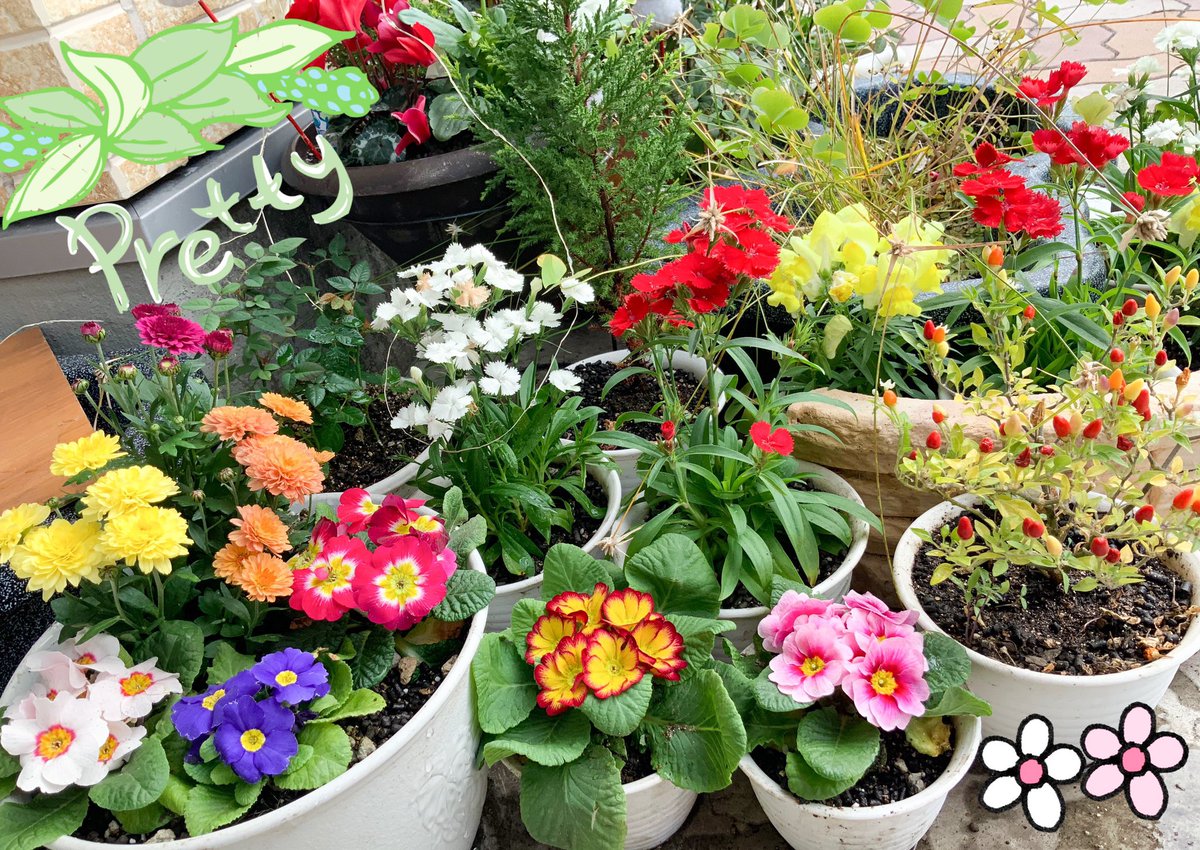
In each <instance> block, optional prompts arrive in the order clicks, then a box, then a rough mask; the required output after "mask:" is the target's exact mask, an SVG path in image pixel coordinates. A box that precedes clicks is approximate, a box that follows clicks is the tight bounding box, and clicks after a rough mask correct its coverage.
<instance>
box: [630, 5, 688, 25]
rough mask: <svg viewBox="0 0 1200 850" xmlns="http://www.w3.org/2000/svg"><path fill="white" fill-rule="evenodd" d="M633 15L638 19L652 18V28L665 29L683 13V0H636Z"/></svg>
mask: <svg viewBox="0 0 1200 850" xmlns="http://www.w3.org/2000/svg"><path fill="white" fill-rule="evenodd" d="M633 15H634V17H635V18H637V19H638V20H641V19H643V18H652V19H653V20H652V22H651V25H650V29H651V30H654V31H658V30H665V29H668V28H669V27H670V26H671V24H673V23H675V21H677V20H679V18H680V16H681V15H683V0H636V2H635V3H634V4H633Z"/></svg>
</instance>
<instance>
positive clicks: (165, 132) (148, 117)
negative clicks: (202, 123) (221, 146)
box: [112, 110, 218, 165]
mask: <svg viewBox="0 0 1200 850" xmlns="http://www.w3.org/2000/svg"><path fill="white" fill-rule="evenodd" d="M217 147H218V146H217V145H214V144H212V143H211V142H208V141H206V140H205V139H203V138H202V137H200V136H198V135H196V133H195V132H194V131H193V130H192V129H191V128H190V127H189V126H188V125H187V124H185V123H183V122H182V121H180V120H179V119H178V118H176V117H175V116H174V115H168V114H167V113H165V112H160V111H158V110H151V111H149V112H144V113H142V115H140V116H138V119H137V120H136V121H134V122H133V123H132V124H130V125H129V128H128V129H127V130H126V131H125V132H124V133H122V134H121V135H120V136H118V137H117V138H115V139H113V142H112V149H113V153H117V154H120V155H121V156H123V157H125V158H126V159H129V160H132V161H134V162H141V163H144V164H147V165H153V164H156V163H162V162H171V161H172V160H176V159H179V158H180V157H185V156H193V155H195V154H198V153H203V152H204V151H208V150H215V149H216V148H217Z"/></svg>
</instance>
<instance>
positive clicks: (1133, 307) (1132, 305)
mask: <svg viewBox="0 0 1200 850" xmlns="http://www.w3.org/2000/svg"><path fill="white" fill-rule="evenodd" d="M1137 311H1138V303H1137V302H1136V301H1134V300H1133V299H1132V298H1128V299H1126V301H1125V303H1124V304H1122V305H1121V312H1122V313H1124V314H1125V315H1126V316H1133V315H1135V314H1136V313H1137Z"/></svg>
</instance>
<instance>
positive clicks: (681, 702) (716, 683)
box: [645, 670, 746, 793]
mask: <svg viewBox="0 0 1200 850" xmlns="http://www.w3.org/2000/svg"><path fill="white" fill-rule="evenodd" d="M645 728H646V729H647V730H648V732H649V738H650V760H651V763H652V764H653V765H654V769H655V770H656V771H658V772H659V773H661V774H662V775H663V777H664V778H665V779H668V780H670V781H671V782H673V783H675V784H676V785H678V786H679V787H680V788H687V789H689V790H691V791H697V792H700V793H704V792H708V791H719V790H720V789H722V788H724V787H725V786H726V785H728V784H729V781H730V779H731V778H732V776H733V771H734V770H735V769H736V768H737V764H738V761H740V760H741V758H742V755H743V754H744V753H745V752H746V730H745V729H744V728H743V726H742V719H741V717H740V716H739V715H738V711H737V707H736V706H735V705H734V704H733V700H732V699H730V697H729V694H728V693H726V692H725V686H724V684H723V683H722V682H721V677H720V675H719V674H718V673H717V671H715V670H701V671H699V672H698V673H697V674H696V675H695V676H693V677H692V678H691V679H687V680H685V681H681V682H677V683H675V684H673V685H667V686H665V687H664V688H662V691H661V694H656V695H655V699H654V700H653V701H651V703H650V710H649V711H648V712H647V714H646V724H645Z"/></svg>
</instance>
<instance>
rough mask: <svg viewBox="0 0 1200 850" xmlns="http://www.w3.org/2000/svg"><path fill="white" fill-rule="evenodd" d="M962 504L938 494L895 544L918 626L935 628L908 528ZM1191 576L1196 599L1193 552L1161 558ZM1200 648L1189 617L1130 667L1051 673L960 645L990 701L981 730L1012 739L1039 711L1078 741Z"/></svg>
mask: <svg viewBox="0 0 1200 850" xmlns="http://www.w3.org/2000/svg"><path fill="white" fill-rule="evenodd" d="M961 513H962V508H961V507H960V506H959V505H956V504H954V503H952V502H943V503H941V504H940V505H937V506H936V507H934V508H932V509H930V510H928V511H926V512H925V513H924V514H922V515H921V516H920V517H918V518H917V520H916V521H915V522H914V523H913V524H912V525H911V526H910V527H909V529H908V531H906V532H905V533H904V536H903V537H901V538H900V542H899V543H898V544H897V546H896V552H895V555H894V558H893V562H892V577H893V580H894V581H895V584H896V593H897V594H899V596H900V601H901V602H902V603H903V604H904V607H905V608H908V609H909V610H912V611H916V612H918V613H919V614H920V619H919V622H920V624H921V627H922V628H923V629H925V630H927V631H942V630H941V629H940V628H939V627H938V624H937V623H935V622H934V621H933V620H932V619H930V617H929V615H928V614H926V613H925V611H924V609H922V608H921V603H920V602H919V601H918V599H917V594H916V591H915V590H914V588H913V577H912V571H913V563H914V561H915V560H916V556H917V553H918V552H919V551H920V549H921V547H922V546H924V544H923V543H922V542H921V540H920V538H918V537H917V535H916V534H915V533H914V529H918V528H919V529H924V530H926V531H929V532H934V531H936V530H938V529H940V528H941V527H942V526H944V525H945V524H946V523H948V522H952V521H954V520H955V519H957V517H958V516H959V514H961ZM1164 560H1165V561H1166V563H1167V564H1168V565H1169V566H1170V567H1172V568H1173V569H1175V570H1176V571H1177V572H1179V573H1180V574H1181V575H1183V576H1184V577H1186V579H1187V580H1188V581H1190V582H1191V583H1192V588H1193V589H1192V605H1196V604H1198V603H1200V556H1197V555H1195V554H1191V555H1181V556H1178V557H1175V558H1169V559H1164ZM1197 650H1200V625H1197V622H1196V621H1193V622H1192V624H1191V626H1190V628H1189V629H1188V630H1187V633H1186V634H1185V635H1184V636H1183V641H1182V643H1180V645H1179V646H1177V647H1176V648H1175V649H1174V650H1172V651H1171V652H1170V653H1169V654H1167V655H1165V656H1163V657H1162V658H1159V659H1158V660H1157V661H1151V662H1149V663H1148V664H1144V665H1142V666H1141V667H1138V668H1136V669H1133V670H1125V671H1122V672H1120V673H1106V674H1104V675H1101V676H1056V675H1054V674H1052V673H1039V672H1037V671H1034V670H1025V669H1023V668H1019V667H1012V666H1009V665H1008V664H1003V663H1001V662H999V661H996V660H995V659H992V658H988V657H987V656H986V655H982V654H980V653H978V652H975V651H974V650H972V649H967V655H968V656H970V659H971V681H970V683H969V685H968V687H969V688H970V690H971V691H972V692H973V693H974V694H975V695H976V696H978V697H979V698H980V699H983V700H986V701H987V702H989V703H991V705H992V716H991V717H985V718H983V731H984V733H985V734H987V735H1002V736H1004V737H1006V738H1009V739H1015V738H1016V734H1017V728H1018V726H1020V723H1021V721H1022V720H1023V719H1024V718H1026V717H1028V716H1029V715H1030V714H1041V715H1042V716H1044V717H1046V718H1047V719H1049V720H1050V722H1051V724H1053V726H1054V737H1055V739H1056V740H1058V741H1062V742H1065V743H1068V744H1078V743H1079V738H1080V736H1081V735H1082V734H1083V730H1084V729H1086V728H1087V727H1088V726H1090V725H1091V724H1093V723H1104V724H1107V725H1109V726H1116V725H1118V721H1119V720H1120V718H1121V712H1122V710H1124V709H1125V707H1126V706H1128V705H1130V704H1131V703H1134V702H1142V703H1145V704H1146V705H1148V706H1150V707H1151V708H1153V707H1154V706H1156V705H1158V703H1159V701H1160V700H1161V699H1162V697H1163V694H1165V693H1166V692H1167V688H1169V687H1170V685H1171V680H1172V679H1173V678H1174V677H1175V672H1176V671H1177V670H1178V669H1179V665H1180V664H1182V663H1183V662H1184V661H1187V660H1188V659H1189V658H1190V657H1191V656H1192V655H1194V654H1195V653H1196V651H1197Z"/></svg>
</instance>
